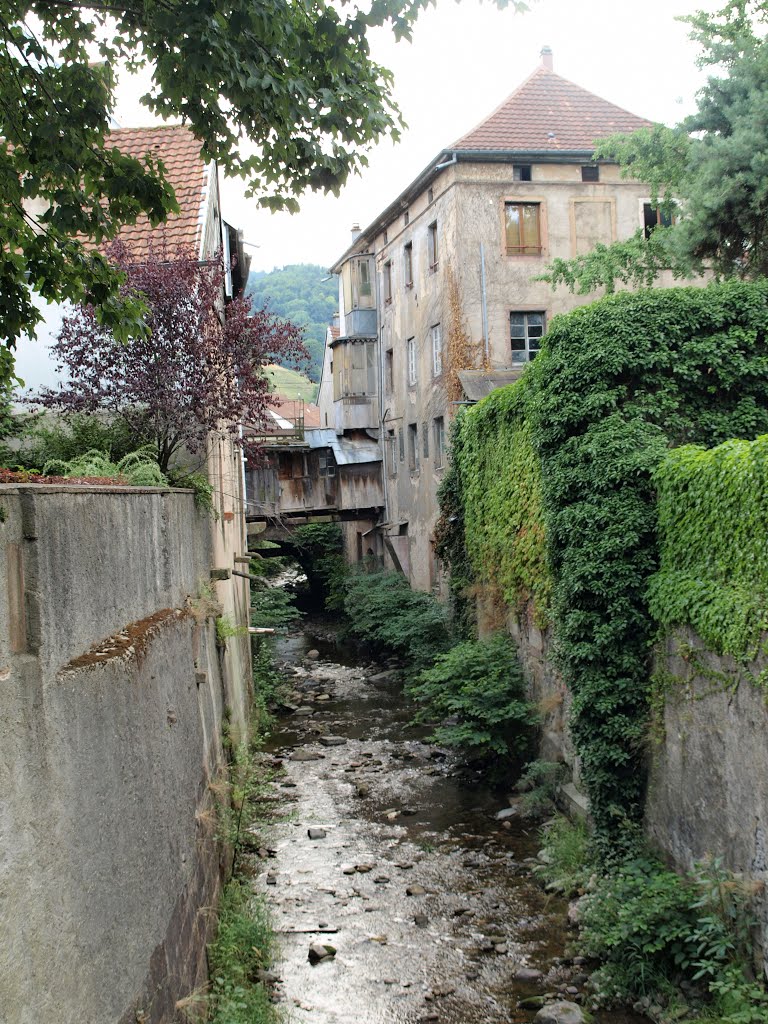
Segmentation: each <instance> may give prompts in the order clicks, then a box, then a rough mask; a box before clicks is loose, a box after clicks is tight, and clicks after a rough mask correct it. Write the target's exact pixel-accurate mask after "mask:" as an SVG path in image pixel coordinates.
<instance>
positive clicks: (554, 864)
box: [535, 816, 595, 893]
mask: <svg viewBox="0 0 768 1024" xmlns="http://www.w3.org/2000/svg"><path fill="white" fill-rule="evenodd" d="M542 839H543V840H544V851H545V853H546V856H545V858H544V862H543V863H542V864H540V865H539V866H538V867H537V868H536V869H535V870H536V873H537V875H539V877H540V878H542V879H543V880H544V881H545V882H552V883H555V884H556V885H557V887H558V888H559V889H561V890H562V891H563V892H566V893H574V892H583V891H584V889H585V888H586V885H587V882H588V880H589V877H590V875H591V874H592V871H593V870H594V867H595V865H594V861H593V859H592V851H591V849H590V842H589V833H588V832H587V826H586V823H585V822H584V821H581V820H576V821H570V820H569V819H568V818H564V817H562V816H559V817H557V818H554V819H553V820H552V821H551V822H549V823H548V824H547V825H545V826H544V828H543V829H542Z"/></svg>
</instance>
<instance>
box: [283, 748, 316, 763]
mask: <svg viewBox="0 0 768 1024" xmlns="http://www.w3.org/2000/svg"><path fill="white" fill-rule="evenodd" d="M324 759H325V755H324V754H318V753H316V752H315V751H314V750H297V751H296V753H295V754H291V756H290V757H289V758H288V760H289V761H323V760H324Z"/></svg>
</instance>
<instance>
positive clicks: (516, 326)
mask: <svg viewBox="0 0 768 1024" xmlns="http://www.w3.org/2000/svg"><path fill="white" fill-rule="evenodd" d="M545 322H546V321H545V315H544V313H510V314H509V326H510V331H509V333H510V340H511V345H512V362H513V363H527V362H529V361H530V360H531V359H534V358H535V357H536V355H537V354H538V352H539V349H540V348H541V339H542V338H543V337H544V325H545Z"/></svg>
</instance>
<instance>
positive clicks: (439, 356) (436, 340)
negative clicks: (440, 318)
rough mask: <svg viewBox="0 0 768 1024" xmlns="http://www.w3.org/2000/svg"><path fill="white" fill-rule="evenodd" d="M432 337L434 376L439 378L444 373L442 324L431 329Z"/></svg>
mask: <svg viewBox="0 0 768 1024" xmlns="http://www.w3.org/2000/svg"><path fill="white" fill-rule="evenodd" d="M430 335H431V337H432V376H433V377H439V376H440V374H441V373H442V372H443V332H442V331H441V329H440V324H435V326H434V327H433V328H432V329H431V331H430Z"/></svg>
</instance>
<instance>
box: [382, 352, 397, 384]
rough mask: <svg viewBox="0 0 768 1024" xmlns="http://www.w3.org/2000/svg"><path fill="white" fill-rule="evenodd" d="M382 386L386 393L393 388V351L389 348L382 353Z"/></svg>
mask: <svg viewBox="0 0 768 1024" xmlns="http://www.w3.org/2000/svg"><path fill="white" fill-rule="evenodd" d="M384 386H385V387H386V389H387V394H388V395H391V394H392V392H393V391H394V390H395V353H394V352H393V351H392V349H391V348H388V349H387V351H386V352H385V353H384Z"/></svg>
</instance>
